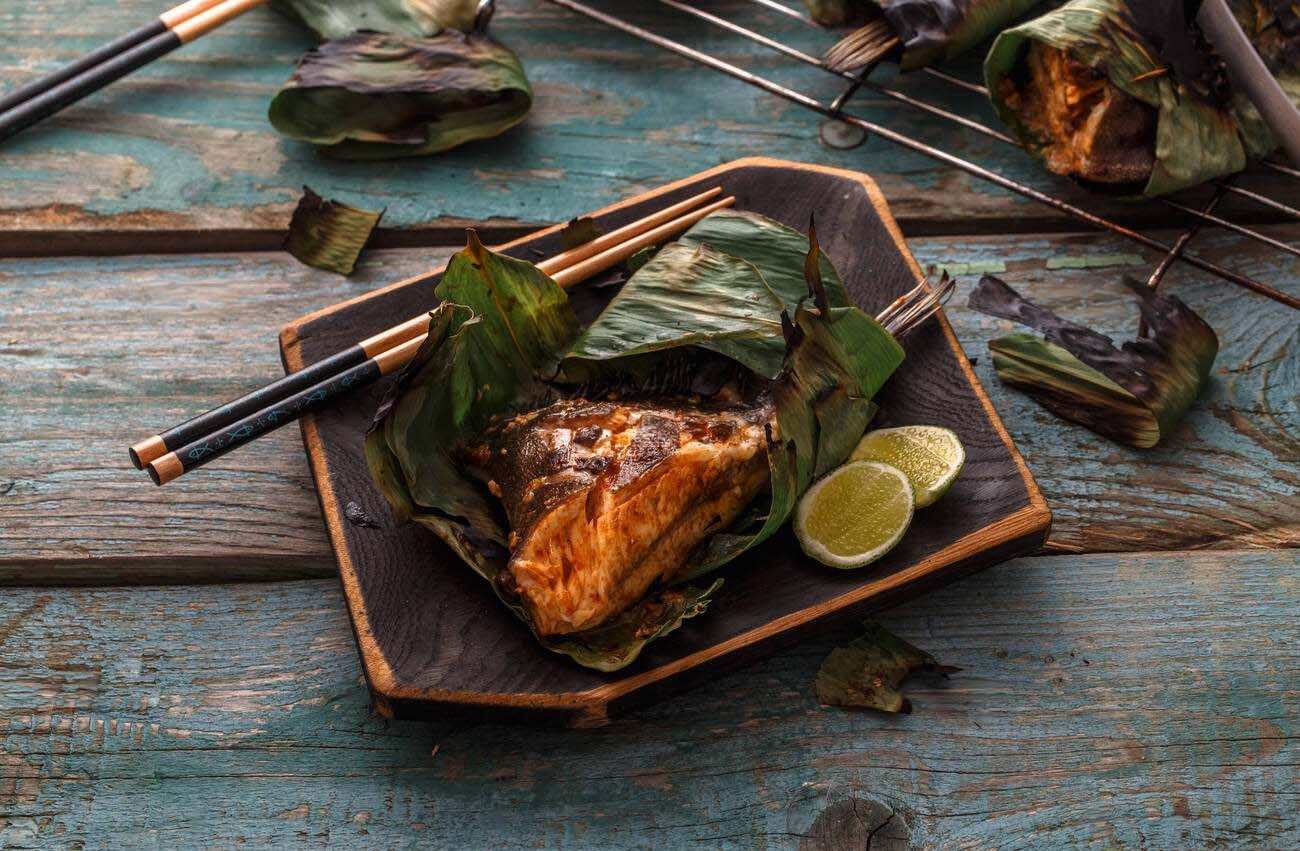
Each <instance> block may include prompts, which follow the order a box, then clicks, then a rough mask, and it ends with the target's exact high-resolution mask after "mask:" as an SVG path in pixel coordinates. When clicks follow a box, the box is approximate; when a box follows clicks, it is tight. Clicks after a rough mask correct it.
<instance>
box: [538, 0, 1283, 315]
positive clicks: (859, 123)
mask: <svg viewBox="0 0 1300 851" xmlns="http://www.w3.org/2000/svg"><path fill="white" fill-rule="evenodd" d="M549 2H551V3H553V4H555V5H557V6H561V7H563V8H565V9H568V10H570V11H572V12H576V13H577V14H579V15H583V16H585V17H587V18H590V19H592V20H594V21H598V22H600V23H602V24H605V25H606V26H609V27H611V28H613V29H616V30H619V31H621V32H623V33H626V34H628V35H631V36H634V37H636V38H639V39H641V40H642V41H645V42H648V43H650V44H653V45H655V46H657V47H660V48H663V49H664V50H667V51H670V52H672V53H675V54H677V55H678V56H682V57H685V58H686V59H689V60H691V61H692V62H696V63H698V64H700V65H703V66H705V67H707V68H711V69H713V70H715V71H719V72H721V73H723V74H726V75H727V76H730V77H734V78H735V79H737V80H740V81H742V82H744V83H747V84H749V85H751V86H753V87H755V88H757V89H761V90H763V91H765V92H768V93H769V94H773V95H776V96H777V97H780V98H783V99H785V100H787V101H790V102H791V103H795V104H798V105H799V106H802V107H805V108H807V109H809V110H811V111H813V112H815V113H818V114H820V115H822V116H825V117H826V118H829V119H835V120H838V121H841V122H844V124H846V125H849V126H851V127H854V128H857V129H858V130H861V131H864V132H865V133H866V134H868V135H871V136H876V137H878V138H881V139H884V140H886V141H888V142H891V143H893V144H895V145H898V146H900V147H903V148H906V149H908V150H911V151H914V152H916V153H919V154H922V155H924V156H927V157H929V158H931V159H933V160H936V161H938V162H940V163H943V164H945V165H947V166H950V167H952V168H955V169H958V170H960V171H963V172H965V173H967V174H969V175H972V176H974V177H977V178H979V179H981V180H984V181H987V182H989V183H991V184H994V185H996V186H999V187H1001V188H1003V189H1006V190H1008V191H1010V192H1013V193H1015V194H1017V195H1021V196H1023V197H1025V198H1029V199H1031V200H1033V201H1037V202H1039V203H1040V204H1043V205H1045V206H1047V207H1051V208H1052V209H1054V210H1057V211H1059V212H1061V213H1064V214H1066V215H1068V216H1071V217H1073V218H1075V219H1077V220H1079V221H1081V222H1084V223H1086V224H1088V225H1091V226H1094V227H1097V228H1101V229H1104V230H1107V231H1110V232H1111V233H1115V234H1118V235H1120V236H1123V237H1125V238H1127V239H1130V240H1132V241H1133V242H1135V243H1137V244H1139V245H1142V246H1144V247H1146V248H1148V249H1151V250H1153V251H1156V252H1159V253H1160V254H1162V255H1163V257H1162V259H1161V260H1160V261H1159V263H1157V264H1156V267H1155V269H1154V271H1153V272H1152V273H1151V276H1150V278H1149V279H1148V281H1147V285H1148V286H1149V287H1151V288H1153V289H1154V288H1155V287H1156V286H1157V285H1159V283H1160V281H1161V279H1162V278H1163V277H1164V276H1165V274H1166V273H1167V272H1168V271H1169V268H1170V267H1171V266H1172V265H1173V264H1174V263H1175V262H1183V263H1186V264H1188V265H1191V266H1194V267H1196V268H1198V269H1201V270H1202V271H1205V272H1208V273H1210V274H1213V275H1216V276H1218V277H1220V278H1222V279H1223V280H1225V281H1230V282H1231V283H1234V284H1237V285H1238V286H1241V287H1245V288H1246V289H1249V290H1252V291H1254V292H1256V293H1259V294H1260V295H1263V296H1266V297H1268V298H1270V299H1273V300H1274V301H1277V302H1280V303H1281V304H1284V305H1287V306H1288V307H1291V308H1294V309H1296V310H1300V298H1297V297H1296V296H1292V295H1290V294H1289V293H1285V292H1282V291H1281V290H1279V289H1277V288H1276V287H1274V286H1272V285H1271V284H1269V283H1265V282H1263V281H1259V280H1256V279H1255V278H1253V277H1250V276H1248V275H1245V274H1242V273H1240V272H1237V271H1235V270H1232V269H1228V268H1226V267H1224V266H1222V265H1220V264H1218V263H1215V262H1213V261H1211V260H1207V259H1205V258H1203V257H1200V256H1197V255H1196V254H1192V253H1189V252H1188V251H1187V247H1188V245H1189V244H1190V243H1191V241H1192V240H1193V239H1194V238H1195V237H1196V235H1197V233H1198V232H1199V231H1200V229H1201V227H1202V226H1203V225H1213V226H1216V227H1220V228H1224V229H1226V230H1229V231H1232V232H1234V233H1237V234H1240V235H1242V236H1244V237H1247V238H1249V239H1252V240H1255V241H1257V242H1259V243H1261V244H1263V245H1267V246H1269V247H1270V248H1273V249H1275V250H1277V251H1279V252H1282V253H1285V254H1288V255H1291V256H1292V257H1297V258H1300V248H1297V247H1296V246H1293V245H1290V244H1288V243H1286V242H1283V241H1282V240H1279V239H1276V238H1274V237H1272V236H1269V235H1268V234H1265V233H1261V232H1260V231H1258V230H1256V229H1253V228H1250V227H1247V226H1245V225H1241V224H1238V223H1236V222H1233V221H1231V220H1229V219H1226V218H1224V217H1223V216H1220V215H1217V214H1216V212H1215V211H1216V210H1217V209H1218V207H1219V205H1220V203H1221V201H1222V200H1223V199H1224V198H1225V197H1226V196H1229V195H1232V196H1236V197H1238V198H1241V199H1244V200H1245V201H1246V202H1248V203H1251V204H1255V205H1258V206H1259V207H1260V208H1262V209H1264V210H1268V211H1271V212H1272V213H1276V214H1281V215H1282V216H1284V217H1288V218H1291V219H1295V220H1300V210H1297V209H1296V208H1294V207H1292V206H1289V205H1288V204H1285V203H1283V202H1281V201H1278V200H1276V199H1274V198H1271V197H1268V196H1266V195H1263V194H1261V193H1259V192H1255V191H1252V190H1250V189H1246V188H1243V187H1240V186H1237V185H1235V182H1234V179H1232V178H1228V179H1223V180H1217V181H1214V182H1213V195H1212V197H1211V198H1210V200H1209V202H1208V203H1206V204H1205V205H1204V206H1202V207H1200V208H1197V207H1193V206H1189V205H1188V204H1185V203H1182V202H1181V201H1178V200H1174V199H1172V198H1159V199H1156V200H1155V201H1154V202H1153V203H1156V204H1160V205H1163V206H1164V207H1166V208H1169V209H1172V210H1175V211H1177V212H1178V213H1181V214H1183V215H1185V216H1188V217H1190V219H1191V225H1190V227H1188V228H1187V229H1186V230H1185V231H1184V232H1183V233H1182V234H1180V235H1179V236H1178V238H1177V239H1176V240H1174V242H1173V243H1172V244H1168V243H1165V242H1163V241H1161V240H1159V239H1155V238H1153V237H1151V236H1148V235H1146V234H1144V233H1142V232H1140V231H1138V230H1135V229H1133V228H1131V227H1127V226H1125V225H1123V224H1121V223H1119V222H1116V221H1114V220H1113V219H1110V218H1107V217H1106V216H1104V215H1099V214H1097V213H1094V212H1091V211H1089V210H1087V209H1085V208H1083V207H1081V206H1079V205H1078V204H1077V203H1074V202H1071V201H1068V200H1065V199H1063V198H1060V197H1057V196H1056V195H1053V194H1051V193H1050V192H1048V191H1044V190H1040V189H1037V188H1035V187H1033V186H1029V185H1027V184H1025V183H1022V182H1020V181H1018V180H1014V179H1012V178H1010V177H1007V176H1005V175H1003V174H999V173H998V172H996V171H993V170H991V169H988V168H985V167H984V166H982V165H979V164H978V163H974V162H971V161H969V160H967V159H964V158H962V157H959V156H957V155H955V154H952V153H950V152H949V151H946V150H943V149H942V148H938V147H935V146H933V145H929V144H927V143H925V142H922V141H919V140H917V139H914V138H912V137H911V136H909V135H907V134H905V133H900V132H898V131H895V130H892V129H890V128H889V127H886V126H884V125H881V124H878V123H875V122H873V121H869V120H867V119H866V118H863V117H862V116H860V115H857V114H854V113H853V112H852V111H851V110H850V109H849V106H850V104H851V102H852V99H853V97H854V95H855V94H857V93H858V92H859V91H863V90H866V91H870V92H873V93H874V94H876V95H878V96H882V97H885V98H889V99H891V100H894V101H897V102H899V103H902V104H906V105H907V106H908V107H911V108H913V109H917V110H920V111H922V112H924V113H926V114H928V115H931V116H934V117H936V118H939V119H942V120H943V121H945V122H950V123H951V124H954V125H957V126H958V127H960V128H962V129H963V130H966V131H970V132H972V133H977V134H979V135H981V136H984V137H986V138H989V139H992V140H994V141H996V142H999V143H1002V144H1007V145H1013V146H1016V147H1019V145H1018V143H1017V142H1016V141H1015V140H1014V139H1012V138H1011V137H1010V136H1008V135H1006V134H1005V133H1002V132H1001V131H999V130H995V129H993V128H991V127H988V126H986V125H984V124H982V123H980V122H978V121H975V120H973V119H971V118H968V117H966V116H963V115H959V114H957V113H955V112H952V111H951V110H948V109H945V108H944V107H942V106H940V105H938V104H936V103H933V102H931V101H927V100H925V99H922V98H918V97H916V96H914V95H911V94H908V93H906V92H904V91H900V90H898V89H895V88H891V87H889V86H885V85H882V84H879V83H877V82H874V81H872V80H871V79H870V78H869V77H868V76H867V74H866V73H860V74H855V73H848V72H835V71H831V70H829V69H827V68H825V67H824V66H823V65H822V62H821V60H820V59H819V58H818V57H816V56H813V55H811V54H809V53H806V52H804V51H802V50H799V49H797V48H795V47H792V46H790V45H788V44H786V43H784V42H782V41H780V40H778V39H776V38H773V37H771V36H768V35H765V34H763V33H761V32H758V31H756V30H754V29H751V28H750V27H748V26H744V25H741V24H738V23H736V22H735V21H733V20H730V19H728V18H724V17H721V16H720V15H717V14H714V13H713V12H710V11H706V10H704V9H698V8H696V7H694V6H691V5H688V4H687V3H685V2H681V0H654V2H656V3H658V4H660V5H663V6H667V7H669V8H671V9H674V10H676V11H677V12H678V13H680V14H682V15H686V16H690V17H692V18H694V19H696V20H699V21H701V22H703V23H704V24H706V25H708V26H710V27H716V28H717V29H718V30H720V31H723V32H726V33H729V34H730V35H733V36H737V37H739V38H742V39H745V40H748V41H749V42H752V43H753V44H757V45H759V46H761V47H763V48H765V49H767V50H770V51H772V52H774V53H776V54H780V55H782V56H784V57H786V58H788V59H791V60H794V61H795V62H799V63H803V64H805V65H810V66H813V67H815V68H819V69H821V70H822V71H823V72H825V73H826V74H829V75H831V76H832V77H835V78H838V79H839V80H840V81H841V82H842V83H843V89H842V90H841V91H840V94H839V95H838V96H837V97H836V98H835V99H834V100H832V101H829V102H823V101H822V100H819V99H818V98H816V97H813V96H811V95H808V94H806V93H804V92H801V91H798V90H796V89H793V88H790V87H787V86H785V85H782V84H780V83H778V82H775V81H774V80H772V79H770V78H768V77H764V76H761V75H759V74H757V73H754V72H752V71H750V70H748V69H746V68H743V67H741V66H739V65H735V64H732V63H731V62H728V61H726V60H723V59H720V58H718V57H717V56H715V55H713V54H711V53H706V52H704V51H701V50H698V49H696V48H694V47H691V46H688V45H686V44H683V43H681V42H679V41H675V40H674V39H671V38H668V37H666V36H664V35H662V34H660V33H656V32H653V31H651V30H648V29H646V28H644V27H642V26H639V25H637V24H634V23H631V22H629V21H627V20H625V19H624V18H621V17H619V16H618V15H615V14H612V13H610V12H608V11H605V10H603V9H599V8H595V7H593V6H589V5H587V4H585V3H582V2H579V0H549ZM745 2H747V3H749V4H751V5H753V6H756V7H761V8H762V9H764V10H767V11H768V12H770V13H775V14H777V15H783V16H787V17H789V18H793V19H795V20H797V21H800V22H802V23H803V24H805V25H807V26H808V27H812V28H816V29H819V30H820V29H821V28H820V27H819V26H818V25H817V24H816V23H814V22H813V21H812V20H811V19H810V18H808V17H807V16H806V15H804V14H803V13H802V12H800V11H797V10H795V9H793V8H791V7H789V6H786V5H784V4H782V3H780V2H777V0H745ZM923 73H925V74H927V75H929V77H931V78H932V79H934V80H937V81H940V82H941V83H943V84H944V85H947V86H953V87H956V88H959V89H964V90H967V91H971V92H976V93H979V94H982V95H987V90H986V89H985V88H984V87H983V86H981V85H978V84H975V83H971V82H968V81H966V80H962V79H960V78H958V77H955V76H952V75H950V74H946V73H944V72H942V71H939V70H936V69H925V70H924V71H923ZM1258 167H1259V168H1262V169H1266V170H1268V171H1270V172H1272V173H1275V174H1276V175H1278V176H1279V178H1280V179H1284V180H1293V179H1300V170H1296V169H1293V168H1290V167H1288V166H1285V165H1282V164H1280V163H1275V162H1270V161H1265V162H1262V163H1260V164H1259V166H1258Z"/></svg>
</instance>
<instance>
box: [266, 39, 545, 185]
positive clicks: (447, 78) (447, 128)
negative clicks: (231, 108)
mask: <svg viewBox="0 0 1300 851" xmlns="http://www.w3.org/2000/svg"><path fill="white" fill-rule="evenodd" d="M532 97H533V96H532V89H531V88H530V86H529V84H528V79H527V78H526V77H525V76H524V70H523V67H522V66H521V65H520V63H519V59H518V57H516V56H515V54H514V53H513V52H512V51H511V50H510V49H509V48H507V47H505V46H503V45H501V44H500V43H498V42H496V41H493V40H492V39H491V38H489V37H487V36H485V35H479V34H472V33H471V34H465V33H461V32H456V31H452V30H447V31H445V32H441V33H438V34H436V35H433V36H430V37H427V38H417V37H412V36H405V35H394V34H382V33H373V32H357V33H352V34H350V35H346V36H343V37H340V38H337V39H335V40H333V41H328V42H325V43H324V44H322V45H320V46H319V47H317V48H315V49H314V50H310V51H308V52H307V53H306V55H304V56H303V58H302V59H301V60H300V61H299V63H298V66H297V67H296V68H295V69H294V72H293V75H292V76H291V77H290V78H289V81H288V82H287V83H286V84H285V85H284V86H283V87H282V88H281V89H280V91H279V92H277V93H276V95H275V97H274V98H273V99H272V101H271V106H270V111H269V117H270V120H271V124H272V126H274V127H275V129H276V130H278V131H279V132H280V133H282V134H283V135H285V136H288V137H289V138H291V139H299V140H301V141H305V142H311V143H312V144H315V145H319V146H322V151H323V152H324V153H326V154H328V155H329V156H333V157H338V158H340V159H387V158H393V157H406V156H418V155H424V154H432V153H438V152H440V151H446V150H449V149H450V148H454V147H456V146H457V145H462V144H464V143H466V142H470V141H473V140H476V139H487V138H491V137H493V136H497V135H499V134H501V133H503V132H505V131H506V130H508V129H509V128H511V127H513V126H514V125H516V124H518V123H519V122H520V121H522V120H523V119H524V116H525V115H527V113H528V110H529V108H530V107H531V106H532Z"/></svg>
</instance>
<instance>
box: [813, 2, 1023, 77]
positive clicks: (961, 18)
mask: <svg viewBox="0 0 1300 851" xmlns="http://www.w3.org/2000/svg"><path fill="white" fill-rule="evenodd" d="M1042 2H1043V0H856V2H849V3H845V2H841V3H829V4H827V3H825V2H824V0H821V1H820V2H819V0H809V7H810V9H813V7H815V6H827V5H829V6H830V7H832V8H831V9H818V10H816V11H813V16H814V18H816V19H817V20H819V21H821V22H822V23H824V24H826V25H827V26H834V25H840V24H846V23H852V22H854V21H855V20H863V21H865V22H866V23H865V24H864V25H863V26H862V27H861V28H860V29H858V30H856V31H854V32H853V33H851V34H850V35H848V36H846V37H844V38H843V39H841V40H840V41H839V42H838V43H837V44H836V45H835V46H834V47H832V48H831V49H830V50H829V51H828V52H827V53H826V57H825V63H826V66H827V67H828V68H830V69H831V70H833V71H851V70H854V69H856V68H861V67H865V66H870V65H874V64H875V63H877V62H879V61H881V60H889V61H894V62H897V63H898V65H899V67H901V68H902V69H903V70H905V71H910V70H914V69H916V68H922V67H925V66H927V65H933V64H937V63H939V62H944V61H947V60H949V59H952V58H953V57H955V56H958V55H959V54H961V53H964V52H966V51H967V50H969V49H970V48H971V47H974V46H975V45H976V44H979V43H980V42H982V41H984V40H985V39H987V38H989V37H991V36H993V35H995V34H997V33H998V32H1000V31H1001V30H1002V29H1003V28H1004V27H1006V26H1008V25H1010V24H1011V23H1013V22H1014V21H1016V20H1017V19H1019V18H1020V17H1022V16H1023V15H1024V14H1025V13H1027V12H1028V11H1029V10H1030V9H1032V8H1034V7H1035V6H1037V5H1039V4H1041V3H1042ZM818 15H821V17H818Z"/></svg>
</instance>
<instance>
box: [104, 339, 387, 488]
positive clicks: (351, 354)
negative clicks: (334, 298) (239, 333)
mask: <svg viewBox="0 0 1300 851" xmlns="http://www.w3.org/2000/svg"><path fill="white" fill-rule="evenodd" d="M408 339H409V335H408ZM381 351H383V349H381V348H377V347H376V345H375V338H371V339H370V340H364V341H362V342H360V343H356V344H354V345H351V346H348V347H347V348H346V349H344V350H343V351H341V352H338V353H336V354H333V355H330V356H329V357H327V358H324V359H323V360H320V361H317V362H316V363H314V364H312V365H310V366H307V367H304V368H303V369H300V370H298V371H297V372H291V373H289V374H288V375H286V376H284V377H283V378H281V379H279V380H277V381H272V382H271V383H270V384H266V385H264V386H262V387H259V388H257V389H256V390H253V391H251V392H249V393H247V394H245V395H243V396H240V397H239V398H238V399H234V400H233V401H230V402H227V403H226V404H224V405H220V406H218V407H216V408H213V409H212V410H210V411H206V412H205V413H202V414H199V415H198V416H197V417H194V418H193V419H189V420H186V421H185V422H183V423H181V424H180V425H178V426H173V427H172V428H169V429H167V430H166V431H162V432H159V433H158V434H156V435H153V436H152V437H148V438H146V439H145V440H142V441H140V442H139V443H137V444H135V445H134V446H132V447H131V448H130V449H129V450H128V451H129V452H130V455H131V463H132V464H134V465H135V466H136V469H144V468H145V466H146V465H148V464H149V463H150V462H151V461H153V460H155V459H156V458H161V457H162V456H164V455H166V454H167V453H169V452H181V451H183V449H185V448H189V444H193V443H195V442H199V443H202V442H203V440H204V438H206V437H207V436H209V435H211V434H213V433H220V432H222V431H223V430H224V429H227V428H228V427H229V426H230V424H231V423H237V422H240V421H242V420H244V419H246V418H248V417H250V416H253V417H255V415H256V414H257V413H258V412H260V411H263V409H270V408H273V407H275V406H276V405H277V404H289V403H290V400H292V399H294V398H296V397H298V396H299V395H301V394H303V393H310V392H311V391H313V390H315V389H317V385H319V384H322V383H329V382H330V380H331V379H333V378H335V377H337V376H340V375H344V374H346V373H347V372H348V371H349V370H351V369H353V368H354V367H357V366H361V365H364V364H365V363H366V362H367V361H368V360H369V359H370V358H371V357H373V356H376V355H378V354H379V353H380V352H381ZM354 383H355V382H354Z"/></svg>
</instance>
